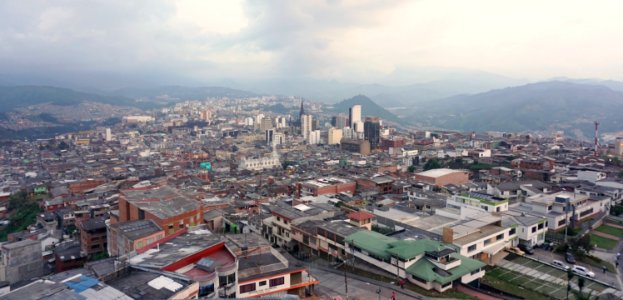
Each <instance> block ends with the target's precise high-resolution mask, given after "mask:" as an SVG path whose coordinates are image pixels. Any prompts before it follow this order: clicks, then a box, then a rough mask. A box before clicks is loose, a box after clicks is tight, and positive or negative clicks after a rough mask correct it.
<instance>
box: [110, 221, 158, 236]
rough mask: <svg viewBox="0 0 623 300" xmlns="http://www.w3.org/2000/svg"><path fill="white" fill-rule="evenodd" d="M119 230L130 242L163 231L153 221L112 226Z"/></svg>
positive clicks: (130, 222) (129, 222)
mask: <svg viewBox="0 0 623 300" xmlns="http://www.w3.org/2000/svg"><path fill="white" fill-rule="evenodd" d="M110 227H112V228H116V229H118V230H119V233H120V234H121V235H123V236H125V237H126V238H127V239H128V240H130V241H134V240H137V239H139V238H142V237H146V236H148V235H152V234H154V233H156V232H158V231H161V230H162V229H161V228H160V227H159V226H158V224H156V222H154V221H152V220H136V221H128V222H123V223H117V224H112V225H110Z"/></svg>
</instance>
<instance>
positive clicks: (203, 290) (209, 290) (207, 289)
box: [199, 283, 214, 297]
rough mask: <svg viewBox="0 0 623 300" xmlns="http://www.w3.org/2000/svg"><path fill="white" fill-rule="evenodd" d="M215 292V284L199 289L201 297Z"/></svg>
mask: <svg viewBox="0 0 623 300" xmlns="http://www.w3.org/2000/svg"><path fill="white" fill-rule="evenodd" d="M213 292H214V283H210V284H207V285H203V286H200V287H199V297H205V296H207V295H210V294H212V293H213Z"/></svg>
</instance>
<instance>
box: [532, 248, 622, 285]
mask: <svg viewBox="0 0 623 300" xmlns="http://www.w3.org/2000/svg"><path fill="white" fill-rule="evenodd" d="M526 257H530V258H534V259H537V260H540V261H541V262H546V263H551V262H552V261H553V260H559V261H561V262H563V263H565V264H566V265H568V266H569V267H572V266H573V265H572V264H569V263H567V262H566V261H565V257H564V256H563V255H561V254H558V253H554V252H551V251H547V250H543V249H539V248H536V249H534V254H533V255H526ZM612 258H614V256H612ZM602 259H603V258H602ZM609 262H611V263H614V260H613V259H611V260H610V261H609ZM576 265H579V266H583V267H586V268H587V269H589V270H591V271H593V272H594V273H595V279H596V280H599V281H602V282H606V283H609V284H612V285H614V286H619V281H618V279H617V274H614V273H611V272H606V273H605V274H604V273H603V270H602V269H601V268H596V267H594V266H591V265H588V264H585V263H582V262H578V263H576Z"/></svg>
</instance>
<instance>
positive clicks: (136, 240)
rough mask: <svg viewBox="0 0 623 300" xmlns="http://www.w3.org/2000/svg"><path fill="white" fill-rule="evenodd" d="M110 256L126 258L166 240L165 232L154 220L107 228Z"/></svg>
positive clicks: (129, 222)
mask: <svg viewBox="0 0 623 300" xmlns="http://www.w3.org/2000/svg"><path fill="white" fill-rule="evenodd" d="M107 230H108V234H107V239H108V241H107V249H108V255H109V256H111V257H113V256H124V255H128V254H129V253H130V252H133V251H136V250H138V249H141V248H143V247H145V246H147V245H151V244H153V243H154V242H156V241H158V240H160V239H163V238H164V235H165V234H164V230H162V228H160V227H159V226H158V224H156V222H154V221H152V220H136V221H128V222H124V223H117V224H109V225H108V226H107Z"/></svg>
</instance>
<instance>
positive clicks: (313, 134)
mask: <svg viewBox="0 0 623 300" xmlns="http://www.w3.org/2000/svg"><path fill="white" fill-rule="evenodd" d="M307 143H308V144H310V145H317V144H320V130H312V131H310V132H309V134H308V136H307Z"/></svg>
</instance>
